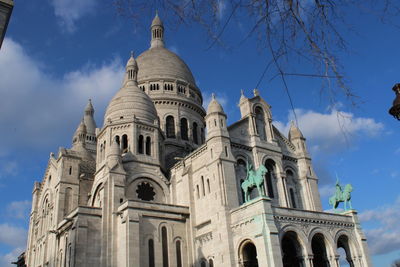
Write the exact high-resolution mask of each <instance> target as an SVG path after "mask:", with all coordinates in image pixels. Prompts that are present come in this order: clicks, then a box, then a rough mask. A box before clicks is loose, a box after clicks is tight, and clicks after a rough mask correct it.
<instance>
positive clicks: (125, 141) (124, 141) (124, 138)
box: [122, 134, 128, 153]
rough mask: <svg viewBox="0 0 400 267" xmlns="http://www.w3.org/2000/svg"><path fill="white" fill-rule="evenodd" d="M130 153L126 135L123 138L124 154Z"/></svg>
mask: <svg viewBox="0 0 400 267" xmlns="http://www.w3.org/2000/svg"><path fill="white" fill-rule="evenodd" d="M126 152H128V136H127V135H126V134H124V135H123V136H122V153H126Z"/></svg>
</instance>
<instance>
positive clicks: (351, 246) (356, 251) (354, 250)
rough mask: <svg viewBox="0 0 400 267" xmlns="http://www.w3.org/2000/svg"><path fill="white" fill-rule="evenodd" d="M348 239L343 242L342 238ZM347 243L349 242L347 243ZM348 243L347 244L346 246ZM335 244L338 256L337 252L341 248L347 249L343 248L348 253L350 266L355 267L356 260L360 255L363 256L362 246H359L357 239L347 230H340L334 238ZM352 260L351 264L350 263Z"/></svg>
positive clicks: (347, 257) (347, 258)
mask: <svg viewBox="0 0 400 267" xmlns="http://www.w3.org/2000/svg"><path fill="white" fill-rule="evenodd" d="M343 237H345V238H347V240H343V239H342V240H341V238H343ZM346 241H347V242H346ZM346 243H347V244H346ZM334 244H335V248H336V251H335V252H336V254H337V250H338V249H339V247H343V246H345V247H346V248H343V249H344V250H345V253H346V260H347V262H348V263H349V265H350V266H351V267H353V266H354V261H353V259H354V258H357V256H358V255H362V253H361V251H360V246H359V244H358V242H357V241H356V238H355V237H354V236H353V235H352V234H351V233H349V232H348V231H346V230H343V229H341V230H339V231H338V232H337V233H336V235H335V238H334ZM350 259H351V262H350V261H349V260H350Z"/></svg>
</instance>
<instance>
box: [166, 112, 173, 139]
mask: <svg viewBox="0 0 400 267" xmlns="http://www.w3.org/2000/svg"><path fill="white" fill-rule="evenodd" d="M165 131H166V133H167V138H175V120H174V117H173V116H168V117H167V119H166V125H165Z"/></svg>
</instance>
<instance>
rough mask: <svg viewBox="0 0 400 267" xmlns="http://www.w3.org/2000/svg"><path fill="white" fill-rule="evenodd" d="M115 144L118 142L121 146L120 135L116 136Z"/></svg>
mask: <svg viewBox="0 0 400 267" xmlns="http://www.w3.org/2000/svg"><path fill="white" fill-rule="evenodd" d="M115 142H117V144H118V145H119V144H120V139H119V135H116V136H115Z"/></svg>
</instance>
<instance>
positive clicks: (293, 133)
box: [288, 120, 304, 140]
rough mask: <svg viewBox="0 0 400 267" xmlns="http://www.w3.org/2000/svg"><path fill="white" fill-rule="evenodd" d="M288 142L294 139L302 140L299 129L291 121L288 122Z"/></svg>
mask: <svg viewBox="0 0 400 267" xmlns="http://www.w3.org/2000/svg"><path fill="white" fill-rule="evenodd" d="M288 137H289V140H292V139H295V138H302V139H304V136H303V134H302V133H301V131H300V129H299V128H298V127H297V126H296V124H295V122H294V121H293V120H292V121H291V122H290V129H289V136H288Z"/></svg>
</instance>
